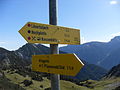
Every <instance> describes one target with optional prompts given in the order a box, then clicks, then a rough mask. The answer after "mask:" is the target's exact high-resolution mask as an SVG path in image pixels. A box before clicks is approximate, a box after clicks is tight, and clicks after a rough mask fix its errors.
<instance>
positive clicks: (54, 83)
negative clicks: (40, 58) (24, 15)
mask: <svg viewBox="0 0 120 90" xmlns="http://www.w3.org/2000/svg"><path fill="white" fill-rule="evenodd" d="M56 3H57V0H49V24H52V25H57V5H56ZM50 49H51V54H59V48H58V44H50ZM51 88H52V90H60V75H57V74H51Z"/></svg>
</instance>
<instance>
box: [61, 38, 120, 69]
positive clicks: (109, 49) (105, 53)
mask: <svg viewBox="0 0 120 90" xmlns="http://www.w3.org/2000/svg"><path fill="white" fill-rule="evenodd" d="M60 50H61V51H64V52H67V53H76V54H77V56H78V57H79V58H81V59H82V60H85V61H87V62H89V63H91V64H96V65H99V66H101V67H103V68H105V69H108V70H109V69H111V68H112V67H113V66H115V65H117V64H119V63H120V36H116V37H114V38H113V39H111V41H109V42H106V43H104V42H89V43H85V44H82V45H68V46H65V47H61V48H60Z"/></svg>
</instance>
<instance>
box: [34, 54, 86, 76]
mask: <svg viewBox="0 0 120 90" xmlns="http://www.w3.org/2000/svg"><path fill="white" fill-rule="evenodd" d="M83 66H84V64H83V63H82V61H81V60H80V59H79V58H78V57H77V56H76V55H75V54H53V55H33V56H32V70H33V71H38V72H47V73H54V74H61V75H69V76H75V75H76V74H77V73H78V72H79V71H80V69H81V68H82V67H83Z"/></svg>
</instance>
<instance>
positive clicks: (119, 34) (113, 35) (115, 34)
mask: <svg viewBox="0 0 120 90" xmlns="http://www.w3.org/2000/svg"><path fill="white" fill-rule="evenodd" d="M115 36H120V32H117V33H113V34H111V38H114V37H115Z"/></svg>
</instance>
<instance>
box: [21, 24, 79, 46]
mask: <svg viewBox="0 0 120 90" xmlns="http://www.w3.org/2000/svg"><path fill="white" fill-rule="evenodd" d="M19 33H20V34H21V35H22V36H23V37H24V38H25V40H26V41H27V42H29V43H44V44H75V45H78V44H80V30H79V29H73V28H67V27H61V26H55V25H47V24H41V23H34V22H28V23H27V24H25V25H24V26H23V27H22V28H21V29H20V30H19Z"/></svg>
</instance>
